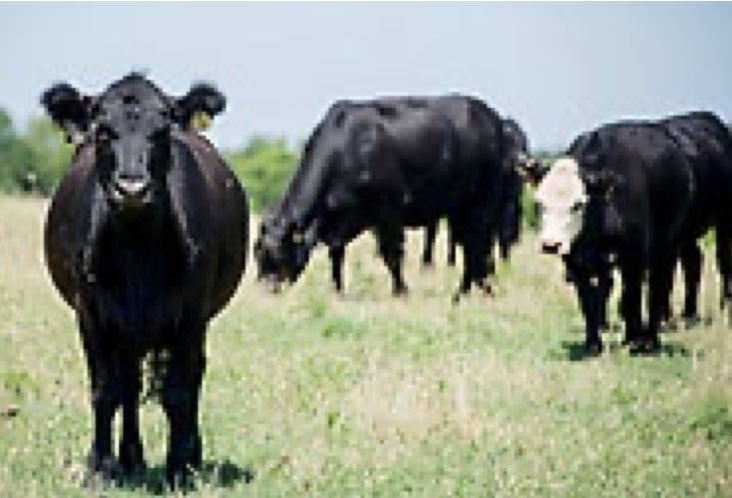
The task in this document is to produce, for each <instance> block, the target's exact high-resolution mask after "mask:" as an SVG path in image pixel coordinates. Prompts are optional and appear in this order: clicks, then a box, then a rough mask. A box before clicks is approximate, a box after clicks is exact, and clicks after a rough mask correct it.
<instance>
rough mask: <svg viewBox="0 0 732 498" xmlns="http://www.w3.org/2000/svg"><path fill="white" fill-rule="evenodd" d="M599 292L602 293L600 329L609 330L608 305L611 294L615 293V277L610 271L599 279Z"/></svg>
mask: <svg viewBox="0 0 732 498" xmlns="http://www.w3.org/2000/svg"><path fill="white" fill-rule="evenodd" d="M598 290H599V292H600V300H601V304H600V328H601V329H606V330H607V329H608V328H609V327H610V324H609V322H608V319H607V303H608V300H609V299H610V293H611V292H612V291H613V276H612V273H611V271H610V270H609V269H608V271H607V273H604V274H602V275H600V276H599V277H598Z"/></svg>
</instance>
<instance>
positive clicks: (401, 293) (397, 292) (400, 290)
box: [392, 286, 409, 297]
mask: <svg viewBox="0 0 732 498" xmlns="http://www.w3.org/2000/svg"><path fill="white" fill-rule="evenodd" d="M392 294H393V295H394V297H407V296H408V295H409V289H407V287H406V286H404V287H397V288H396V289H394V291H393V292H392Z"/></svg>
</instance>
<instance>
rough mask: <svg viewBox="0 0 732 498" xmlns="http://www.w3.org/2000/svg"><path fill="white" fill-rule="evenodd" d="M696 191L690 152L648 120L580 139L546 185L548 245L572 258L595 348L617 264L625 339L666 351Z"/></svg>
mask: <svg viewBox="0 0 732 498" xmlns="http://www.w3.org/2000/svg"><path fill="white" fill-rule="evenodd" d="M695 188H696V186H695V177H694V169H693V167H692V165H691V164H690V161H689V160H688V158H687V156H686V154H685V153H684V152H683V151H682V150H681V148H680V147H679V146H678V144H677V142H676V141H675V140H674V138H673V137H672V136H671V134H670V133H669V132H668V131H667V130H666V129H665V128H664V127H663V126H660V125H657V124H653V123H646V122H623V123H616V124H610V125H605V126H602V127H600V128H598V129H597V130H594V131H592V132H589V133H586V134H584V135H582V136H580V137H579V138H578V139H576V140H575V141H574V143H573V144H572V145H571V146H570V148H569V151H568V154H567V156H566V157H563V158H561V159H559V160H557V162H555V163H554V165H553V166H552V168H551V169H550V170H549V172H548V173H547V174H546V176H545V177H544V178H543V179H542V180H541V183H540V184H539V187H538V189H537V191H536V199H537V202H538V204H539V206H540V208H541V236H540V242H541V246H542V249H543V250H544V251H545V252H548V253H554V254H559V255H561V256H562V258H563V260H564V263H565V265H566V268H567V275H568V278H569V280H570V281H571V282H572V283H573V284H574V286H575V288H576V290H577V295H578V298H579V302H580V307H581V309H582V313H583V315H584V318H585V327H586V347H587V349H588V351H589V352H592V353H597V352H600V351H602V341H601V339H600V333H599V332H600V328H601V327H602V326H603V325H604V323H605V317H606V306H607V299H608V296H609V293H610V289H611V287H612V276H611V271H612V268H613V267H614V266H615V265H617V266H618V267H619V269H620V273H621V276H622V283H623V289H622V297H621V303H620V312H621V315H622V318H623V320H624V322H625V334H626V335H625V342H626V343H629V344H631V346H632V349H633V350H634V351H635V352H651V351H655V350H657V349H658V348H659V346H660V344H659V341H658V328H659V324H660V322H661V320H662V319H663V315H664V313H665V307H666V302H667V299H668V295H669V292H670V289H671V285H672V282H673V268H674V265H675V262H676V259H677V257H678V255H679V252H680V248H681V245H682V242H683V237H684V231H685V224H686V223H687V222H688V217H689V214H690V212H691V208H692V204H693V201H694V195H695ZM646 280H647V282H648V320H647V324H646V326H644V324H643V320H642V314H641V309H642V305H641V300H642V291H643V283H644V281H646Z"/></svg>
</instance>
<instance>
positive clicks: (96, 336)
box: [78, 310, 120, 480]
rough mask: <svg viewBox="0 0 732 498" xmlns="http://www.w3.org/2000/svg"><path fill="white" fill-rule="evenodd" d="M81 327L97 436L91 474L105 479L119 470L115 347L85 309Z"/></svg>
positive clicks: (111, 476) (94, 439) (79, 318)
mask: <svg viewBox="0 0 732 498" xmlns="http://www.w3.org/2000/svg"><path fill="white" fill-rule="evenodd" d="M78 320H79V329H80V331H81V338H82V345H83V347H84V353H85V356H86V361H87V368H88V371H89V377H90V380H91V396H92V412H93V415H94V436H93V439H92V443H91V448H90V450H89V456H88V458H87V466H88V470H89V472H90V475H91V476H94V475H97V476H99V477H101V478H102V479H104V480H112V479H115V478H116V477H117V476H118V474H119V468H118V464H117V461H116V460H115V458H114V456H113V455H112V422H113V420H114V415H115V412H116V411H117V408H118V407H119V402H120V396H119V392H118V384H117V382H116V379H115V378H114V372H115V368H114V361H115V358H114V356H115V352H116V351H115V349H114V348H113V347H111V345H109V344H103V343H101V340H100V336H101V333H100V332H101V331H100V330H99V327H98V326H97V325H96V323H94V322H95V320H94V319H93V318H92V317H91V315H90V314H89V313H87V312H86V311H85V310H82V311H80V312H79V317H78Z"/></svg>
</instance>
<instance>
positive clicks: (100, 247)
mask: <svg viewBox="0 0 732 498" xmlns="http://www.w3.org/2000/svg"><path fill="white" fill-rule="evenodd" d="M109 214H110V216H108V217H107V219H106V221H105V222H104V223H103V225H102V226H101V227H100V229H99V233H98V237H97V240H96V244H95V245H96V250H95V254H96V255H98V257H96V258H95V260H94V261H93V262H92V270H93V275H94V281H93V284H92V285H93V287H94V289H96V290H97V291H99V292H98V293H95V295H97V296H98V297H97V299H102V300H103V302H105V303H106V305H104V306H101V307H100V308H99V309H100V310H104V311H103V312H104V313H105V316H104V317H102V318H103V320H105V321H107V322H110V323H113V324H115V329H117V330H119V331H121V332H123V333H124V334H125V337H127V338H128V339H129V340H131V341H133V342H132V343H130V344H137V343H138V342H139V343H140V344H143V343H146V342H147V341H148V340H149V339H150V338H147V336H146V335H145V334H146V332H145V331H147V330H154V329H155V328H156V325H155V321H156V320H161V319H162V320H165V319H166V317H171V316H172V314H174V313H175V310H173V309H172V308H171V306H172V303H175V302H176V299H175V296H176V295H178V294H179V292H181V291H183V280H184V278H185V274H186V266H185V264H186V259H185V252H184V248H183V247H182V245H181V243H180V238H179V236H178V234H177V233H176V228H175V225H174V223H173V219H172V218H173V215H172V213H171V212H170V210H169V209H164V206H161V205H157V204H155V205H153V206H151V209H150V210H146V212H140V213H136V215H135V216H122V215H121V213H113V212H111V213H109ZM125 331H127V332H125ZM130 334H132V335H130ZM140 334H142V335H140ZM140 341H141V342H140Z"/></svg>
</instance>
